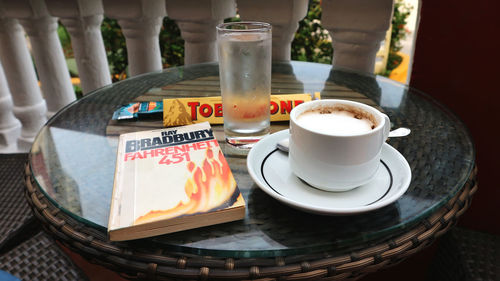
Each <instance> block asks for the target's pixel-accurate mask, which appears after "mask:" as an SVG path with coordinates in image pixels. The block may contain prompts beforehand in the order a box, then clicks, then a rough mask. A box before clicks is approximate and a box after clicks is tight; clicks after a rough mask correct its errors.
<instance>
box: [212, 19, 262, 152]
mask: <svg viewBox="0 0 500 281" xmlns="http://www.w3.org/2000/svg"><path fill="white" fill-rule="evenodd" d="M217 47H218V53H219V74H220V87H221V94H222V112H223V115H224V133H225V135H226V141H227V142H228V143H229V144H231V145H233V146H236V147H240V148H251V147H252V145H253V144H254V143H256V142H257V141H259V140H260V139H261V138H262V137H264V136H266V135H268V134H269V131H270V120H269V118H270V114H269V104H270V97H271V25H270V24H268V23H263V22H232V23H223V24H219V25H218V26H217Z"/></svg>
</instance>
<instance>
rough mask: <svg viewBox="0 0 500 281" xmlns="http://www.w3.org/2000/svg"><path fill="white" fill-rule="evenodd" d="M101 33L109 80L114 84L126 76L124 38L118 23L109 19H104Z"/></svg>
mask: <svg viewBox="0 0 500 281" xmlns="http://www.w3.org/2000/svg"><path fill="white" fill-rule="evenodd" d="M101 33H102V39H103V41H104V48H105V49H106V56H107V58H108V64H109V70H110V71H111V77H112V78H111V79H112V81H113V82H116V81H118V80H121V79H123V78H124V77H125V76H126V75H125V74H126V71H127V65H128V59H127V46H126V44H125V37H124V36H123V33H122V29H121V28H120V26H119V25H118V22H117V21H116V20H114V19H110V18H104V20H103V22H102V25H101Z"/></svg>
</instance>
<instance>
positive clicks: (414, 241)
mask: <svg viewBox="0 0 500 281" xmlns="http://www.w3.org/2000/svg"><path fill="white" fill-rule="evenodd" d="M475 177H476V171H474V172H473V173H472V175H471V177H470V178H469V180H468V181H467V183H466V184H465V186H464V187H463V188H462V190H461V191H460V192H458V193H457V195H456V196H455V197H453V198H452V199H451V200H450V201H449V202H448V203H447V204H446V205H445V206H444V207H442V208H440V209H439V210H437V211H436V212H435V213H433V214H432V215H431V216H430V217H428V218H426V219H424V220H423V221H422V222H420V223H419V224H418V225H416V226H415V227H413V228H412V229H409V230H408V231H406V232H405V233H404V234H401V235H400V236H398V237H393V238H391V239H389V240H387V241H384V242H383V243H380V244H378V245H374V246H371V247H369V248H366V249H361V250H358V251H356V252H352V253H350V254H343V255H338V254H335V253H317V254H310V255H301V256H288V257H276V258H258V259H257V258H253V259H244V258H241V259H233V258H226V259H224V258H214V257H205V256H203V257H202V256H194V255H179V254H172V253H168V252H165V251H163V250H161V249H155V250H151V249H149V250H148V249H140V248H132V247H131V245H130V244H128V243H115V242H110V241H109V240H107V238H106V233H103V232H100V231H98V230H95V229H93V228H89V227H86V226H84V225H83V224H82V223H79V222H77V221H75V220H74V219H72V218H71V217H69V216H68V215H66V214H65V213H63V212H61V211H60V210H59V209H58V208H56V207H55V206H54V205H53V204H51V203H50V201H49V200H48V199H47V198H46V197H45V196H44V195H43V193H42V192H41V191H40V190H39V188H38V187H37V185H36V184H35V183H34V182H33V178H32V176H31V173H30V170H29V167H28V166H27V167H26V196H27V199H28V202H29V203H30V205H31V206H32V208H33V210H34V213H35V216H36V217H37V218H38V219H40V220H41V221H42V223H43V225H44V228H45V229H46V230H47V231H48V232H49V233H51V234H52V235H53V236H54V237H55V238H56V239H58V240H59V241H60V242H61V243H63V244H64V245H66V246H67V247H69V248H71V249H72V250H74V251H76V252H78V253H79V254H81V255H82V256H84V257H86V258H87V259H89V260H90V261H91V262H94V263H98V264H101V265H104V266H106V267H108V268H111V269H113V270H115V271H117V272H120V273H122V274H124V275H125V276H126V277H128V278H130V279H148V280H173V279H188V280H208V279H210V280H243V279H263V280H272V279H275V278H278V277H279V279H280V280H304V279H313V280H343V279H349V280H355V279H358V278H360V277H362V276H364V275H365V274H367V273H369V272H373V271H376V270H378V269H380V268H383V267H387V266H390V265H393V264H396V263H399V262H400V261H402V260H404V259H405V258H406V257H408V256H411V255H413V254H414V253H416V252H418V251H420V250H421V249H423V248H425V247H427V246H429V245H430V244H431V243H432V242H433V241H434V240H435V239H436V237H439V236H441V235H442V234H444V233H445V232H447V231H448V230H449V228H450V227H451V226H453V225H454V224H455V223H456V221H457V218H458V217H460V216H461V215H462V214H463V213H464V212H465V210H467V208H468V207H469V205H470V202H471V198H472V195H473V194H474V193H475V192H476V190H477V184H476V181H475Z"/></svg>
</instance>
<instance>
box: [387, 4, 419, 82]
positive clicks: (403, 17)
mask: <svg viewBox="0 0 500 281" xmlns="http://www.w3.org/2000/svg"><path fill="white" fill-rule="evenodd" d="M411 9H413V7H412V6H411V5H410V4H408V3H404V2H403V0H396V1H394V14H393V16H392V33H391V44H390V47H389V57H388V59H387V66H386V72H385V73H384V75H385V76H389V74H390V73H391V71H392V70H394V69H395V68H396V67H398V66H399V64H400V63H401V61H402V60H403V58H402V57H401V56H400V55H398V54H397V53H398V52H399V51H401V49H402V48H403V46H402V40H404V39H405V37H406V35H407V33H408V32H407V31H406V24H407V20H408V17H409V16H410V13H411Z"/></svg>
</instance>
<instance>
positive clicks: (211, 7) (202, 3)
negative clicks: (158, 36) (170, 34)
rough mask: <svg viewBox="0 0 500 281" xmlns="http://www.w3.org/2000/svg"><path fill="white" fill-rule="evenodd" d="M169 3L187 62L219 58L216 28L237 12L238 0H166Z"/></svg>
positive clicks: (168, 7) (169, 14)
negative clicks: (236, 2)
mask: <svg viewBox="0 0 500 281" xmlns="http://www.w3.org/2000/svg"><path fill="white" fill-rule="evenodd" d="M166 5H167V13H168V17H169V18H171V19H173V20H175V22H176V23H177V25H178V26H179V29H180V30H181V36H182V38H183V39H184V64H186V65H189V64H194V63H201V62H209V61H217V47H216V40H217V31H216V29H215V27H216V26H217V25H218V24H219V23H222V22H223V20H224V19H225V18H229V17H233V16H234V15H235V14H236V4H235V2H234V0H166Z"/></svg>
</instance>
